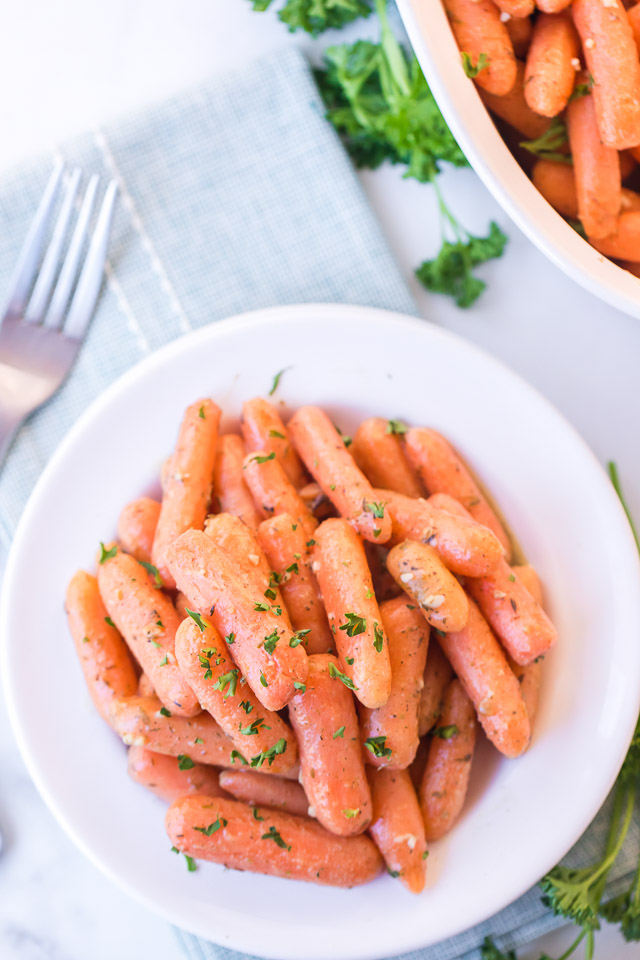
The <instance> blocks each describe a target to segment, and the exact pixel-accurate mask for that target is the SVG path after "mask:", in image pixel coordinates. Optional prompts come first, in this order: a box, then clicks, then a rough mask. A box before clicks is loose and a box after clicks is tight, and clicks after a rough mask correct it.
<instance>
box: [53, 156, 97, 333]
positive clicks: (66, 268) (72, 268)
mask: <svg viewBox="0 0 640 960" xmlns="http://www.w3.org/2000/svg"><path fill="white" fill-rule="evenodd" d="M99 179H100V178H99V176H98V174H97V173H94V175H93V176H92V177H91V179H90V180H89V183H88V185H87V192H86V193H85V195H84V200H83V201H82V206H81V207H80V213H79V214H78V221H77V223H76V226H75V230H74V231H73V236H72V237H71V243H70V244H69V249H68V250H67V255H66V257H65V259H64V263H63V264H62V269H61V270H60V276H59V277H58V282H57V284H56V288H55V290H54V292H53V296H52V298H51V303H50V304H49V309H48V311H47V315H46V317H45V318H44V326H45V327H50V328H51V329H54V330H57V329H59V328H60V327H61V326H62V321H63V319H64V312H65V310H66V309H67V304H68V303H69V298H70V297H71V291H72V290H73V285H74V283H75V281H76V277H77V275H78V268H79V266H80V257H81V256H82V248H83V246H84V241H85V239H86V237H87V233H88V231H89V221H90V219H91V213H92V211H93V205H94V202H95V198H96V191H97V189H98V181H99Z"/></svg>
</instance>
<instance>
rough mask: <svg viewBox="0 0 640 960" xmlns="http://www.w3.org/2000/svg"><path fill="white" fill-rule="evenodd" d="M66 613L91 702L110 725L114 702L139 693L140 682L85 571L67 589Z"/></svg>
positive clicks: (89, 576)
mask: <svg viewBox="0 0 640 960" xmlns="http://www.w3.org/2000/svg"><path fill="white" fill-rule="evenodd" d="M65 609H66V612H67V620H68V622H69V631H70V633H71V636H72V638H73V642H74V644H75V647H76V653H77V654H78V659H79V660H80V666H81V667H82V672H83V674H84V678H85V681H86V684H87V687H88V688H89V693H90V694H91V699H92V700H93V702H94V704H95V707H96V709H97V711H98V713H99V714H100V716H101V717H102V718H103V720H107V722H109V704H110V703H111V701H112V699H113V698H114V697H129V696H132V695H133V694H134V693H135V692H136V689H137V686H138V678H137V676H136V670H135V666H134V662H133V659H132V657H131V654H130V653H129V650H128V648H127V645H126V643H125V642H124V640H123V639H122V637H121V636H120V634H119V633H118V631H117V630H116V628H115V627H114V626H113V625H112V624H111V623H110V622H109V617H108V615H107V611H106V609H105V606H104V603H103V602H102V597H101V596H100V591H99V590H98V582H97V580H96V578H95V577H92V576H91V575H90V574H88V573H85V572H84V570H78V572H77V573H76V574H74V576H73V577H72V579H71V582H70V584H69V586H68V587H67V596H66V601H65Z"/></svg>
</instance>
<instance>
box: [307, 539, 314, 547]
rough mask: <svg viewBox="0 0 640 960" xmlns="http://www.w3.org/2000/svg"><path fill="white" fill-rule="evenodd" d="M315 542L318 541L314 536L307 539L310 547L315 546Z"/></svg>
mask: <svg viewBox="0 0 640 960" xmlns="http://www.w3.org/2000/svg"><path fill="white" fill-rule="evenodd" d="M315 543H316V542H315V540H314V539H313V538H312V539H311V540H307V546H308V547H314V546H315Z"/></svg>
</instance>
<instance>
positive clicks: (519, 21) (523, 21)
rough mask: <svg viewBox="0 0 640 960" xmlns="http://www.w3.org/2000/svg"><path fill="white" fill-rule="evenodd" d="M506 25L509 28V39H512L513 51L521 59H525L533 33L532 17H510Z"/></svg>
mask: <svg viewBox="0 0 640 960" xmlns="http://www.w3.org/2000/svg"><path fill="white" fill-rule="evenodd" d="M505 27H506V28H507V33H508V34H509V39H510V40H511V45H512V46H513V52H514V53H515V55H516V57H518V59H519V60H525V59H526V57H527V51H528V49H529V44H530V43H531V35H532V33H533V27H532V25H531V18H530V17H509V19H508V20H507V22H506V23H505Z"/></svg>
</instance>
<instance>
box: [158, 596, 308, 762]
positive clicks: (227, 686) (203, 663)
mask: <svg viewBox="0 0 640 960" xmlns="http://www.w3.org/2000/svg"><path fill="white" fill-rule="evenodd" d="M228 640H229V643H230V645H231V649H232V648H233V643H234V638H232V637H229V638H228ZM176 657H177V658H178V666H179V667H180V670H181V671H182V674H183V676H184V678H185V680H187V682H188V683H189V684H190V686H191V688H192V689H193V691H194V692H195V694H196V696H197V698H198V701H199V703H200V705H201V707H202V708H203V710H207V711H208V712H209V713H210V714H211V716H212V717H213V718H214V720H217V721H218V723H219V724H220V726H221V727H222V730H223V731H224V733H225V734H226V735H227V736H228V737H229V739H230V740H231V741H232V742H233V746H234V747H235V750H236V752H237V753H238V755H239V756H238V760H239V762H240V763H243V764H247V763H249V762H250V763H251V766H254V767H255V766H259V767H263V766H265V767H266V766H268V767H269V770H270V772H273V773H282V772H284V771H285V770H290V769H291V767H292V766H293V765H294V763H295V762H296V760H297V759H298V747H297V744H296V741H295V738H294V736H293V732H292V730H291V727H290V726H289V725H288V724H287V723H285V721H284V720H283V719H282V718H281V717H280V715H279V714H277V713H274V712H273V711H271V710H266V709H265V708H264V707H263V706H262V704H261V703H260V701H259V700H258V698H257V697H256V696H255V694H254V693H253V691H252V690H251V688H250V687H249V685H248V684H246V683H245V682H244V677H242V676H241V675H240V671H239V670H238V668H237V667H236V665H235V664H234V662H233V660H232V659H231V655H230V650H229V647H227V644H226V643H225V641H224V640H223V639H222V637H221V636H220V634H219V633H218V631H217V630H216V628H215V627H214V626H213V624H212V623H211V622H210V621H209V620H207V619H206V618H205V617H201V616H200V615H199V614H198V615H197V618H196V619H194V618H193V617H187V619H186V620H183V622H182V623H181V624H180V626H179V627H178V631H177V633H176Z"/></svg>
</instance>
